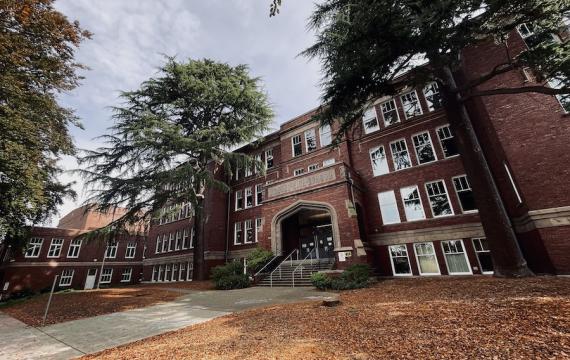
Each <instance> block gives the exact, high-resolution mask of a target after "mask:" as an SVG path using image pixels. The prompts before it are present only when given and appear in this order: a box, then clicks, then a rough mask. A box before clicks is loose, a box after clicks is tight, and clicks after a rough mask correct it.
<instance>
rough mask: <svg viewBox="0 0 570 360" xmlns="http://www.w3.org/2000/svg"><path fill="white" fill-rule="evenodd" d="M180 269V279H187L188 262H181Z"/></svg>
mask: <svg viewBox="0 0 570 360" xmlns="http://www.w3.org/2000/svg"><path fill="white" fill-rule="evenodd" d="M179 269H180V270H179V273H178V281H184V280H186V263H183V262H181V263H180V268H179Z"/></svg>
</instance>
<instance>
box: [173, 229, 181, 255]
mask: <svg viewBox="0 0 570 360" xmlns="http://www.w3.org/2000/svg"><path fill="white" fill-rule="evenodd" d="M181 248H182V234H181V233H180V230H177V231H176V245H174V250H176V251H178V250H180V249H181Z"/></svg>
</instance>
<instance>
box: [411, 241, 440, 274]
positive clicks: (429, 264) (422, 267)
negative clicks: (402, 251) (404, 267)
mask: <svg viewBox="0 0 570 360" xmlns="http://www.w3.org/2000/svg"><path fill="white" fill-rule="evenodd" d="M414 252H415V254H416V260H417V262H418V269H419V271H420V275H439V274H441V273H440V271H439V264H438V262H437V257H436V256H435V248H434V246H433V243H431V242H429V243H417V244H414Z"/></svg>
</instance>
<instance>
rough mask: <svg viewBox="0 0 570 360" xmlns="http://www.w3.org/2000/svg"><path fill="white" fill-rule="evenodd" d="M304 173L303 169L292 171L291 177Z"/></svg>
mask: <svg viewBox="0 0 570 360" xmlns="http://www.w3.org/2000/svg"><path fill="white" fill-rule="evenodd" d="M304 173H305V169H295V170H294V171H293V176H299V175H303V174H304Z"/></svg>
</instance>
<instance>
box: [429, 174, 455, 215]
mask: <svg viewBox="0 0 570 360" xmlns="http://www.w3.org/2000/svg"><path fill="white" fill-rule="evenodd" d="M426 192H427V194H428V198H429V204H430V207H431V212H432V214H433V217H440V216H448V215H453V208H452V207H451V203H450V202H449V196H447V189H446V188H445V183H444V182H443V180H438V181H434V182H430V183H426Z"/></svg>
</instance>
